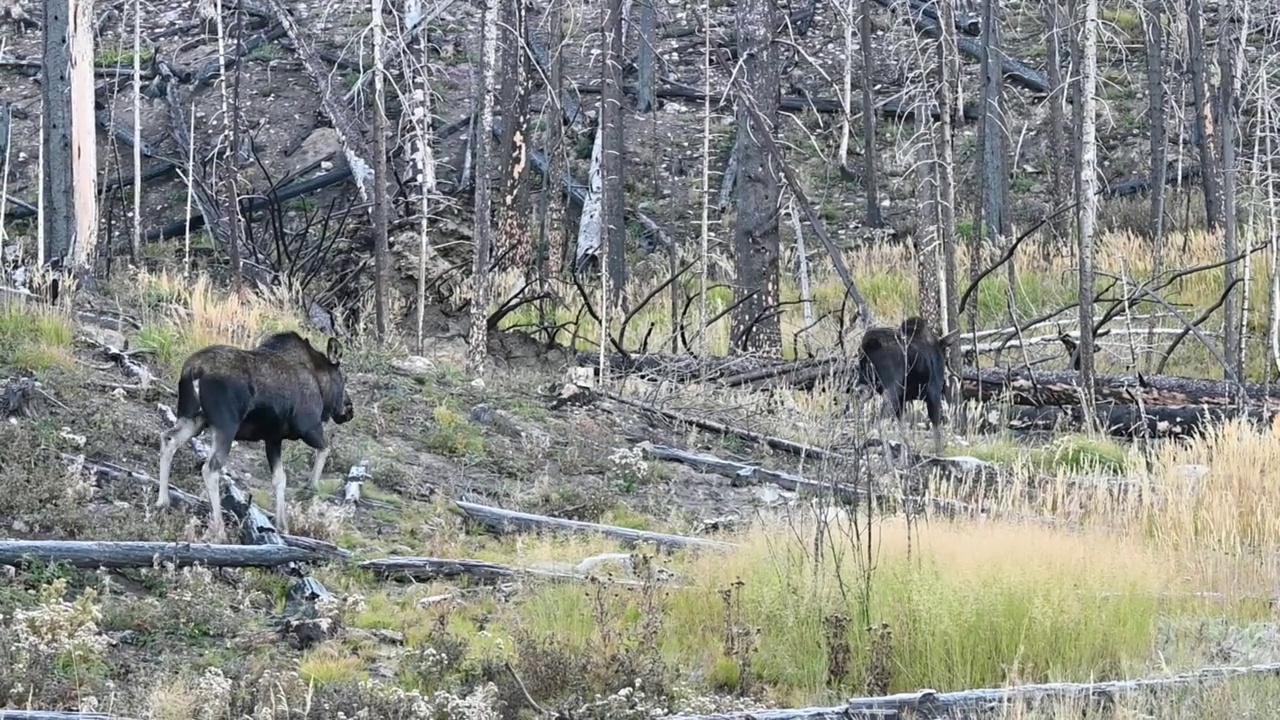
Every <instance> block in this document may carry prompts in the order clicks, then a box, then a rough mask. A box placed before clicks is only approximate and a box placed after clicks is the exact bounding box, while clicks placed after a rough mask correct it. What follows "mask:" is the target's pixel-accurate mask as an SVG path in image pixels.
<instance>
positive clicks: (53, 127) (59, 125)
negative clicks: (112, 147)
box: [40, 2, 76, 267]
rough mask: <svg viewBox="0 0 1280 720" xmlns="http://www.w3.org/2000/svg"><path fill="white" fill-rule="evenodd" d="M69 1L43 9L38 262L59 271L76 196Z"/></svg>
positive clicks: (65, 253) (68, 243)
mask: <svg viewBox="0 0 1280 720" xmlns="http://www.w3.org/2000/svg"><path fill="white" fill-rule="evenodd" d="M71 9H72V4H71V3H70V2H51V3H46V4H45V6H44V57H43V59H42V60H43V65H44V68H43V70H44V72H43V81H42V82H41V84H40V88H41V93H42V95H43V100H44V103H43V107H42V110H41V113H40V119H41V122H42V124H43V125H42V130H43V134H44V138H43V147H44V168H43V170H44V207H45V210H44V242H45V244H44V246H43V247H42V248H41V249H40V260H41V264H44V263H48V264H49V265H51V266H53V267H60V266H61V265H62V264H63V263H64V262H66V261H68V260H70V257H69V255H70V253H71V237H72V221H73V220H74V219H75V207H76V203H75V193H74V187H75V184H74V182H73V180H74V173H73V170H72V168H73V161H72V157H73V151H72V147H71V142H72V128H71V103H72V94H71Z"/></svg>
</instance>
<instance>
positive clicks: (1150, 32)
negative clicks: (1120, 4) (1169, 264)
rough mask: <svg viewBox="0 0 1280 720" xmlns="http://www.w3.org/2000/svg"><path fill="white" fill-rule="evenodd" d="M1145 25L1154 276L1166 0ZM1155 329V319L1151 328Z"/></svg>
mask: <svg viewBox="0 0 1280 720" xmlns="http://www.w3.org/2000/svg"><path fill="white" fill-rule="evenodd" d="M1142 7H1143V27H1144V29H1145V31H1146V32H1145V43H1146V50H1147V102H1148V105H1147V120H1148V122H1149V123H1150V124H1151V130H1150V141H1151V215H1150V219H1149V220H1148V229H1147V232H1148V234H1149V235H1150V239H1151V245H1152V250H1153V251H1154V253H1155V255H1154V258H1153V259H1152V262H1151V274H1152V276H1153V277H1154V276H1158V275H1159V274H1160V273H1161V272H1163V270H1164V207H1165V183H1166V182H1167V174H1168V170H1169V168H1168V156H1169V130H1168V127H1167V125H1166V124H1165V90H1164V44H1165V42H1164V26H1163V25H1162V24H1161V23H1162V16H1163V15H1164V0H1146V2H1145V3H1143V6H1142ZM1154 329H1155V322H1154V321H1152V322H1151V324H1150V326H1149V330H1154ZM1154 339H1155V338H1154V333H1153V332H1149V333H1148V334H1147V346H1148V347H1154V345H1155V343H1154ZM1154 360H1155V357H1154V354H1153V353H1151V352H1148V353H1147V354H1146V363H1145V366H1146V369H1147V372H1150V371H1151V363H1152V362H1154Z"/></svg>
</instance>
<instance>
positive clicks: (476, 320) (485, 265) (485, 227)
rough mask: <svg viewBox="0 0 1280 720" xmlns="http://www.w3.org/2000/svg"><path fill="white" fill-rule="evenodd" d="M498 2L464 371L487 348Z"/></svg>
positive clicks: (488, 53)
mask: <svg viewBox="0 0 1280 720" xmlns="http://www.w3.org/2000/svg"><path fill="white" fill-rule="evenodd" d="M498 3H499V0H486V2H485V6H484V16H483V19H482V20H481V24H482V26H483V32H482V34H481V35H482V38H483V40H482V41H481V42H482V43H483V47H482V49H481V53H480V55H481V60H480V67H481V72H480V103H479V105H480V107H479V112H480V129H479V130H480V131H479V132H478V133H476V139H475V157H476V160H475V175H476V188H475V254H474V255H473V256H472V260H471V332H470V337H469V338H468V350H467V372H468V373H471V374H479V373H480V372H481V370H482V369H483V368H484V363H485V360H486V359H487V356H488V352H489V330H488V319H489V318H488V316H489V292H490V285H491V283H490V280H491V277H490V273H489V256H490V254H491V249H492V247H493V224H492V211H493V201H492V197H491V191H490V187H489V186H490V182H489V165H490V162H489V158H490V156H491V155H492V154H493V153H492V148H493V94H494V91H495V90H496V88H495V85H496V84H497V74H498V72H497V71H498V68H497V64H498Z"/></svg>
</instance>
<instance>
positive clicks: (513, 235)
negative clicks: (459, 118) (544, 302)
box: [498, 0, 536, 278]
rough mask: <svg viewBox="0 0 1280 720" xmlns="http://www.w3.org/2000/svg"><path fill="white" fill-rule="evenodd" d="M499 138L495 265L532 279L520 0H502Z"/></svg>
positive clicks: (526, 80)
mask: <svg viewBox="0 0 1280 720" xmlns="http://www.w3.org/2000/svg"><path fill="white" fill-rule="evenodd" d="M502 14H503V17H504V22H503V27H502V32H501V38H502V44H501V45H502V46H501V52H502V78H503V80H502V89H501V91H500V93H501V94H500V96H499V97H500V98H501V107H502V108H504V112H503V119H504V122H503V125H502V138H501V140H500V142H499V145H498V148H499V152H500V153H501V156H502V158H503V162H502V177H503V181H504V182H503V186H504V191H503V196H502V209H501V210H500V211H499V217H498V237H499V238H501V242H502V244H503V245H504V246H505V247H503V248H500V249H498V255H499V256H500V257H504V258H505V260H504V261H503V262H502V263H500V265H499V266H500V267H504V268H505V267H518V268H523V269H524V271H525V275H526V277H530V278H532V277H534V275H535V272H536V271H535V270H534V264H533V262H532V261H533V257H534V248H533V236H532V235H531V234H530V232H529V184H528V172H529V61H528V56H527V55H526V54H525V52H524V47H523V45H522V44H521V40H522V38H524V36H525V5H524V2H523V1H522V0H502Z"/></svg>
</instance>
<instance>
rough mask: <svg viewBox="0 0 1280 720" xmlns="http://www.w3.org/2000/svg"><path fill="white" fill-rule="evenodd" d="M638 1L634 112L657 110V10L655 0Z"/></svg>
mask: <svg viewBox="0 0 1280 720" xmlns="http://www.w3.org/2000/svg"><path fill="white" fill-rule="evenodd" d="M639 1H640V51H639V53H638V54H637V57H636V66H637V70H638V74H639V77H638V78H637V79H636V112H638V113H646V112H652V111H654V110H657V109H658V99H657V96H656V95H655V94H654V87H653V86H654V78H655V76H656V75H657V74H658V67H657V66H658V57H657V56H658V52H657V47H658V45H657V42H658V9H657V8H656V7H654V3H655V2H657V0H639Z"/></svg>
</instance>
